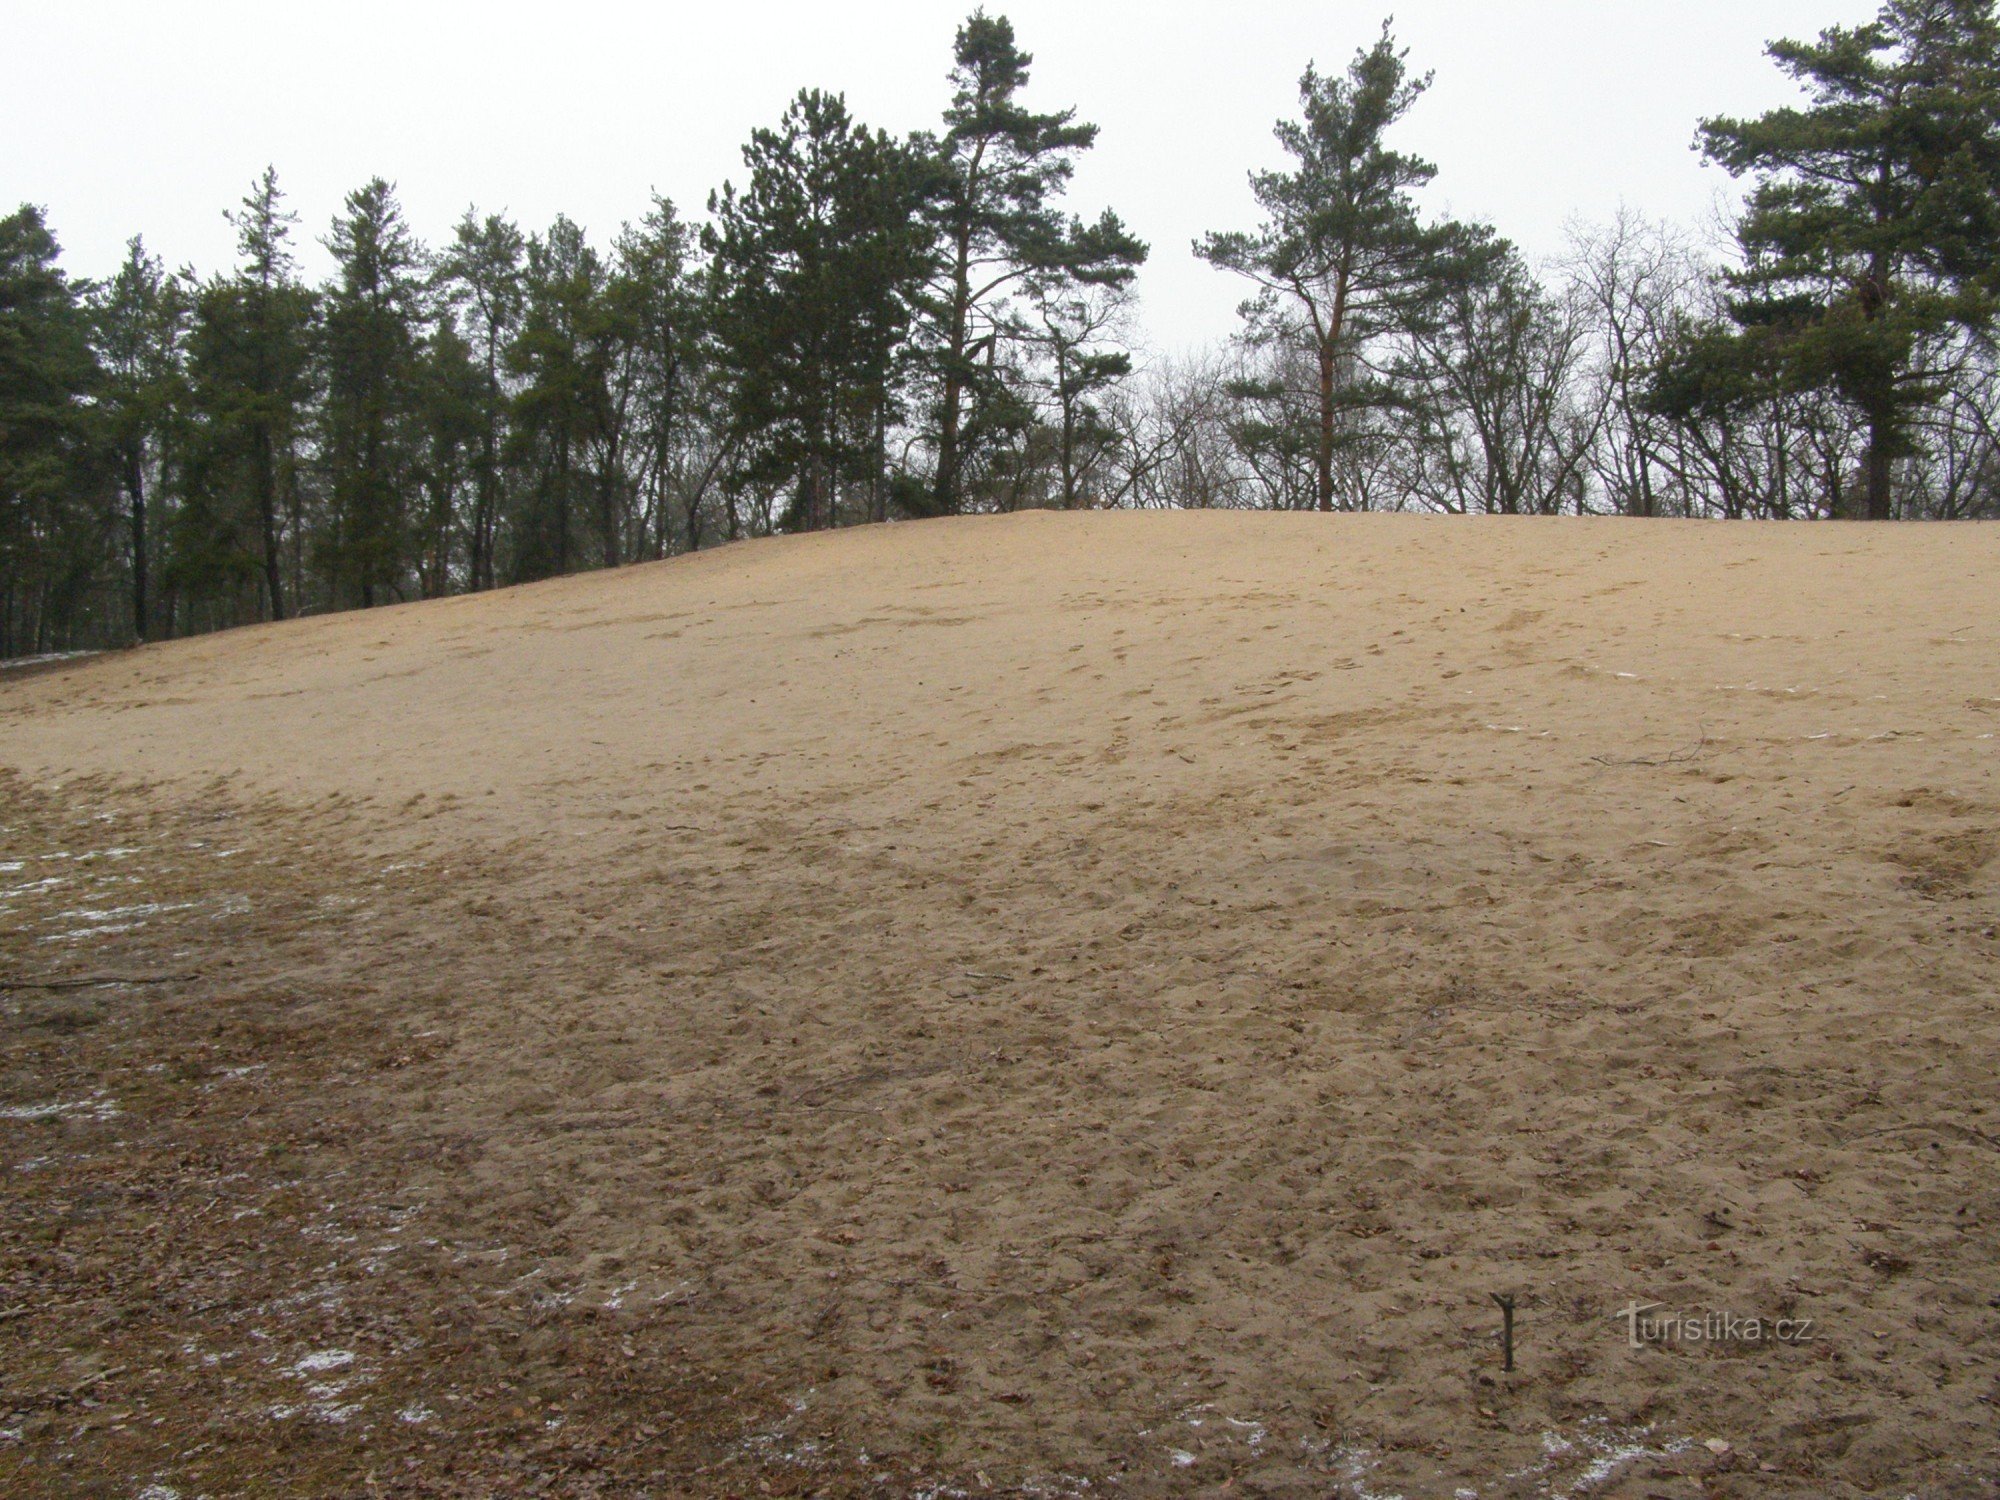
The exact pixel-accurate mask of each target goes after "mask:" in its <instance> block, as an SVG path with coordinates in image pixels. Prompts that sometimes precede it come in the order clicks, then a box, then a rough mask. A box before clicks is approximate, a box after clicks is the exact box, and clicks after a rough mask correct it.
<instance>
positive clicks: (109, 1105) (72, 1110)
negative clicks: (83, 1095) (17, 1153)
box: [0, 1093, 119, 1120]
mask: <svg viewBox="0 0 2000 1500" xmlns="http://www.w3.org/2000/svg"><path fill="white" fill-rule="evenodd" d="M118 1112H119V1111H118V1101H117V1100H115V1099H107V1098H106V1097H105V1096H104V1095H103V1094H101V1093H98V1094H92V1095H91V1096H90V1097H89V1098H88V1099H71V1100H67V1101H59V1102H54V1103H49V1104H15V1105H11V1106H9V1107H8V1108H6V1109H0V1120H66V1119H69V1118H70V1117H72V1116H75V1115H88V1116H89V1117H90V1118H91V1119H93V1120H112V1119H116V1118H117V1117H118Z"/></svg>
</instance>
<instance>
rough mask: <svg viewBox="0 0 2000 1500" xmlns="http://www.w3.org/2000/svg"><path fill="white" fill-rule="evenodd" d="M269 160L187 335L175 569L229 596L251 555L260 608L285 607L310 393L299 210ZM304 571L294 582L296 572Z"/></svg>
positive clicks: (276, 612) (309, 307) (194, 587)
mask: <svg viewBox="0 0 2000 1500" xmlns="http://www.w3.org/2000/svg"><path fill="white" fill-rule="evenodd" d="M283 204H284V195H283V194H282V193H281V192H280V191H279V189H278V178H277V173H276V172H275V171H272V170H270V169H266V171H265V172H264V175H263V176H262V177H260V178H259V179H258V180H257V182H256V183H255V184H254V185H253V186H252V188H251V191H250V196H249V197H247V198H245V199H244V200H243V204H242V207H241V209H240V210H239V211H237V212H235V213H232V214H231V215H229V219H230V222H231V223H232V224H234V225H235V226H236V232H237V252H238V254H239V255H240V256H241V263H240V265H239V266H238V268H237V270H236V272H235V274H234V275H232V276H228V277H224V278H220V279H217V280H213V281H210V282H208V283H206V284H205V285H203V286H202V287H201V288H200V289H199V291H198V292H197V293H196V295H195V299H194V313H193V327H192V330H191V332H190V338H189V350H188V360H189V370H188V377H189V381H190V387H191V388H190V391H189V394H188V405H189V413H190V416H191V417H192V419H193V421H194V423H195V428H194V430H193V432H192V433H191V434H190V438H191V448H190V451H189V454H188V459H189V465H190V470H189V479H190V489H189V494H188V496H187V497H186V498H187V500H188V502H189V505H188V506H187V507H186V508H185V509H184V510H183V512H182V513H181V514H180V515H178V516H176V518H175V524H174V536H175V549H174V550H175V553H176V556H175V558H174V560H173V564H172V579H173V582H174V583H175V584H176V586H177V587H180V588H185V589H187V590H189V591H191V592H192V593H193V594H195V595H196V596H198V597H207V598H210V599H213V600H216V601H223V600H228V601H230V602H229V603H228V604H227V605H226V606H225V608H226V609H227V610H228V615H229V618H230V619H232V620H233V619H235V618H236V611H235V606H234V602H233V601H234V596H235V595H236V593H237V591H238V590H239V588H240V587H241V586H242V584H243V581H244V576H245V564H246V561H247V563H248V566H249V569H250V571H251V572H252V573H254V574H255V576H257V578H258V579H259V581H260V583H261V586H262V590H263V610H264V612H265V613H266V614H267V615H268V618H270V619H274V620H282V619H284V618H285V615H286V613H287V610H286V590H285V585H284V556H285V553H284V543H285V538H286V534H287V532H290V533H292V539H293V540H294V542H296V541H297V540H298V538H297V536H296V532H297V528H298V526H299V524H300V517H299V516H298V515H297V514H296V509H297V506H296V501H297V496H298V475H297V469H298V463H299V452H298V449H299V443H300V440H301V437H302V435H303V434H302V429H303V427H304V424H305V418H306V410H307V406H308V403H309V401H310V398H311V395H312V382H311V357H312V334H313V317H314V300H313V295H312V293H311V292H310V291H309V290H308V289H307V288H306V287H305V286H304V285H303V284H302V283H301V282H300V281H299V279H298V274H297V265H296V262H295V261H294V259H293V256H292V253H291V247H290V240H291V233H292V227H293V225H295V224H296V223H297V216H296V215H294V214H291V213H289V212H287V211H286V210H285V208H284V207H283ZM295 581H296V580H295Z"/></svg>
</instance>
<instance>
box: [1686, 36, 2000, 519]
mask: <svg viewBox="0 0 2000 1500" xmlns="http://www.w3.org/2000/svg"><path fill="white" fill-rule="evenodd" d="M1770 55H1771V57H1772V58H1773V60H1775V61H1776V63H1777V64H1778V66H1779V67H1780V68H1781V69H1782V70H1783V71H1784V72H1785V73H1786V74H1787V75H1789V76H1790V77H1791V78H1793V79H1794V80H1796V81H1797V82H1798V83H1800V84H1801V85H1802V86H1804V87H1805V89H1806V90H1807V91H1808V93H1809V95H1810V103H1809V105H1808V106H1807V107H1805V108H1787V109H1780V110H1774V111H1772V112H1771V113H1770V114H1767V115H1763V116H1761V117H1759V118H1757V119H1754V120H1738V119H1729V118H1720V119H1713V120H1709V121H1706V122H1705V123H1704V124H1703V126H1702V144H1703V147H1704V149H1705V150H1706V152H1707V154H1708V155H1709V157H1710V158H1711V159H1713V160H1715V161H1717V162H1719V163H1721V164H1722V165H1723V166H1724V167H1726V168H1728V170H1729V171H1730V172H1731V173H1733V174H1735V175H1737V176H1753V177H1754V178H1755V179H1756V187H1755V188H1754V190H1753V191H1752V193H1751V196H1750V200H1749V203H1748V206H1747V208H1746V210H1745V212H1744V214H1743V217H1742V219H1741V221H1740V222H1739V224H1738V226H1737V233H1738V237H1739V238H1740V240H1741V242H1742V246H1743V252H1744V259H1745V264H1744V267H1743V269H1742V270H1741V272H1740V273H1738V274H1736V275H1735V276H1734V277H1733V278H1732V280H1733V284H1734V287H1735V290H1736V291H1737V292H1738V293H1739V294H1740V300H1738V301H1737V303H1736V304H1735V306H1734V307H1733V308H1732V310H1731V311H1732V316H1733V317H1734V319H1735V321H1736V323H1737V325H1738V327H1739V329H1740V330H1741V336H1740V338H1739V339H1737V340H1735V341H1733V346H1732V345H1731V344H1728V343H1719V342H1718V341H1716V340H1712V339H1711V340H1710V341H1708V357H1709V358H1710V359H1711V360H1712V361H1713V360H1720V361H1723V362H1727V363H1731V364H1733V365H1734V367H1735V368H1736V369H1737V370H1738V371H1740V372H1745V373H1746V374H1748V375H1750V376H1754V377H1755V378H1756V379H1758V380H1760V381H1762V382H1763V383H1765V384H1766V385H1767V386H1769V387H1773V388H1775V389H1777V390H1781V391H1782V390H1813V389H1830V390H1833V391H1835V392H1837V393H1838V394H1839V395H1840V397H1841V398H1842V399H1843V400H1844V401H1845V402H1846V403H1848V404H1849V405H1850V406H1851V407H1852V408H1853V409H1854V410H1855V411H1856V412H1857V413H1858V414H1859V415H1860V417H1861V418H1862V419H1863V420H1864V421H1865V422H1866V424H1867V427H1868V432H1869V444H1868V457H1867V495H1868V499H1867V506H1868V515H1869V517H1870V519H1873V520H1887V519H1889V518H1890V516H1891V515H1892V514H1893V513H1894V494H1893V477H1894V463H1895V461H1896V460H1897V459H1898V458H1900V457H1904V456H1906V455H1908V454H1909V453H1910V452H1911V451H1912V443H1911V439H1912V425H1913V422H1914V420H1915V418H1916V416H1917V415H1918V414H1919V413H1920V412H1921V411H1922V410H1923V409H1924V408H1925V407H1927V406H1929V405H1930V404H1931V403H1932V402H1933V401H1934V400H1935V399H1936V397H1937V395H1938V391H1937V389H1936V387H1935V386H1934V385H1933V383H1932V382H1931V380H1930V379H1929V378H1928V376H1927V375H1926V374H1925V373H1924V369H1923V365H1924V363H1925V362H1924V361H1923V360H1922V359H1921V358H1920V355H1921V353H1922V351H1923V350H1924V348H1925V347H1926V346H1927V345H1931V346H1935V344H1936V343H1937V342H1938V341H1940V340H1943V339H1946V338H1948V337H1950V336H1951V335H1952V334H1954V333H1971V334H1974V335H1981V336H1983V335H1985V334H1986V333H1988V332H1989V331H1990V330H1991V328H1992V327H1993V324H1994V318H1995V312H1996V307H2000V22H1996V20H1995V16H1994V7H1993V4H1992V3H1991V0H1890V3H1889V4H1887V5H1885V6H1884V7H1883V8H1882V11H1881V13H1880V14H1879V15H1878V16H1877V18H1876V19H1875V20H1874V21H1872V22H1870V23H1868V24H1867V25H1864V26H1855V27H1834V28H1832V29H1830V30H1828V31H1826V32H1823V33H1822V34H1821V36H1820V38H1819V40H1818V41H1816V42H1795V41H1781V42H1776V43H1773V44H1772V46H1771V48H1770ZM1680 379H1681V380H1682V382H1683V383H1687V382H1689V381H1690V380H1692V383H1693V384H1696V385H1699V384H1700V383H1701V381H1700V379H1699V377H1689V376H1687V375H1685V374H1684V375H1682V376H1681V377H1680ZM1725 383H1727V382H1726V381H1725Z"/></svg>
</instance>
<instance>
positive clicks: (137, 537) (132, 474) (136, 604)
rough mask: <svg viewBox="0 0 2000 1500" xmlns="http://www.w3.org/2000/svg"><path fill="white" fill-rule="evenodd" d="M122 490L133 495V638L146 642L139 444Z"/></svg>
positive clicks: (129, 460) (143, 509)
mask: <svg viewBox="0 0 2000 1500" xmlns="http://www.w3.org/2000/svg"><path fill="white" fill-rule="evenodd" d="M125 487H126V489H127V490H129V491H130V492H131V495H132V638H133V639H134V640H135V641H139V642H141V643H143V642H144V641H145V639H146V603H147V600H146V469H145V464H144V462H143V460H142V459H141V457H140V450H139V447H138V445H136V444H135V445H134V446H133V448H132V451H131V452H129V453H128V454H127V455H126V458H125Z"/></svg>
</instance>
